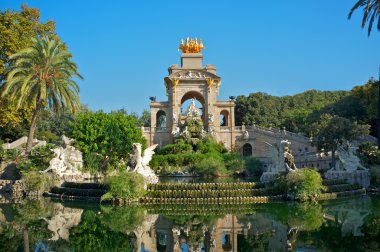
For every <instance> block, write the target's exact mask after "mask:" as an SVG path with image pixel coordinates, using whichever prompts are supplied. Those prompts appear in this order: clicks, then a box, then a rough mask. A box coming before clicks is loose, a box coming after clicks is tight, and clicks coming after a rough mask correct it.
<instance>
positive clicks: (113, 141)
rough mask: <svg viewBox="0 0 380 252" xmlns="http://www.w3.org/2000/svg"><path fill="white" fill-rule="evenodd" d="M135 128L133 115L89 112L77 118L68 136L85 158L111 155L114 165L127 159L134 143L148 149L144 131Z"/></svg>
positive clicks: (135, 120) (135, 122)
mask: <svg viewBox="0 0 380 252" xmlns="http://www.w3.org/2000/svg"><path fill="white" fill-rule="evenodd" d="M136 125H137V119H136V117H135V116H133V115H126V114H124V113H122V112H113V113H109V114H107V113H104V112H103V111H98V112H90V111H88V112H85V113H81V114H78V115H77V116H76V118H75V121H74V122H73V123H72V128H71V132H69V135H70V137H72V138H74V139H75V145H76V146H77V147H78V148H79V149H80V150H81V151H82V152H83V153H84V155H85V157H86V155H89V154H90V153H92V152H93V153H97V154H99V155H101V156H102V157H103V158H105V157H106V156H108V157H109V159H110V162H111V164H112V163H117V162H119V161H120V160H121V159H124V160H127V159H128V158H129V154H130V153H131V152H132V144H133V143H142V144H143V147H145V146H146V140H145V138H144V137H143V135H142V132H141V129H140V128H138V127H137V126H136Z"/></svg>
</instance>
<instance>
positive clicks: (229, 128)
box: [220, 126, 231, 131]
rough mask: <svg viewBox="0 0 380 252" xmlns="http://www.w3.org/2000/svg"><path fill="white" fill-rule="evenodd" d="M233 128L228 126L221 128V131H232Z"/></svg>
mask: <svg viewBox="0 0 380 252" xmlns="http://www.w3.org/2000/svg"><path fill="white" fill-rule="evenodd" d="M230 130H231V127H228V126H220V131H230Z"/></svg>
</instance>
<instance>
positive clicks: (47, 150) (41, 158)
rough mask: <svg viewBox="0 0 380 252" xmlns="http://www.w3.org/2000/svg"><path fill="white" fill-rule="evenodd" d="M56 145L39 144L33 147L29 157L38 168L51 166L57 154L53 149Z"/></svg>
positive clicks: (43, 168) (42, 168)
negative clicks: (50, 163) (51, 161)
mask: <svg viewBox="0 0 380 252" xmlns="http://www.w3.org/2000/svg"><path fill="white" fill-rule="evenodd" d="M55 147H56V146H55V145H53V144H47V145H44V146H39V147H36V148H33V149H32V151H31V153H30V155H29V159H30V161H31V162H32V163H33V164H34V166H35V167H36V168H37V169H38V170H45V169H47V168H48V167H49V162H50V160H52V159H53V158H54V156H55V154H54V152H53V151H52V150H51V149H54V148H55Z"/></svg>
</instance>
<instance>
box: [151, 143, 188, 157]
mask: <svg viewBox="0 0 380 252" xmlns="http://www.w3.org/2000/svg"><path fill="white" fill-rule="evenodd" d="M192 152H193V146H191V145H190V144H186V143H185V142H184V141H183V140H182V141H178V142H177V143H175V144H167V145H165V146H164V147H162V148H161V149H159V150H158V151H157V154H159V155H167V154H184V153H192Z"/></svg>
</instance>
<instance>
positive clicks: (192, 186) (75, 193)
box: [45, 179, 366, 205]
mask: <svg viewBox="0 0 380 252" xmlns="http://www.w3.org/2000/svg"><path fill="white" fill-rule="evenodd" d="M323 184H324V185H325V187H326V190H325V192H324V193H323V194H321V195H320V196H319V197H318V199H321V200H324V199H334V198H340V197H345V196H354V195H363V194H365V193H366V191H365V189H364V188H361V187H360V186H359V185H350V184H347V183H346V182H345V181H344V180H338V179H335V180H325V181H323ZM107 190H108V188H107V186H106V185H104V184H99V183H75V182H65V183H63V184H62V185H61V186H60V187H54V188H53V189H52V190H51V192H49V193H45V196H48V197H51V198H55V199H61V200H84V201H95V202H100V197H101V196H102V195H103V194H104V193H106V192H107ZM285 198H286V197H285V195H283V194H279V193H278V192H276V191H273V190H271V189H268V188H266V187H265V184H264V183H260V182H258V183H255V182H236V183H159V184H150V185H148V188H147V194H146V196H145V197H142V198H140V200H139V203H141V204H147V205H156V204H157V205H159V204H169V205H197V204H198V205H199V204H200V205H203V204H204V205H215V204H216V205H235V204H254V203H268V202H272V201H280V200H283V199H285ZM116 203H118V204H128V203H130V202H129V201H128V200H123V199H117V200H116Z"/></svg>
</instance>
